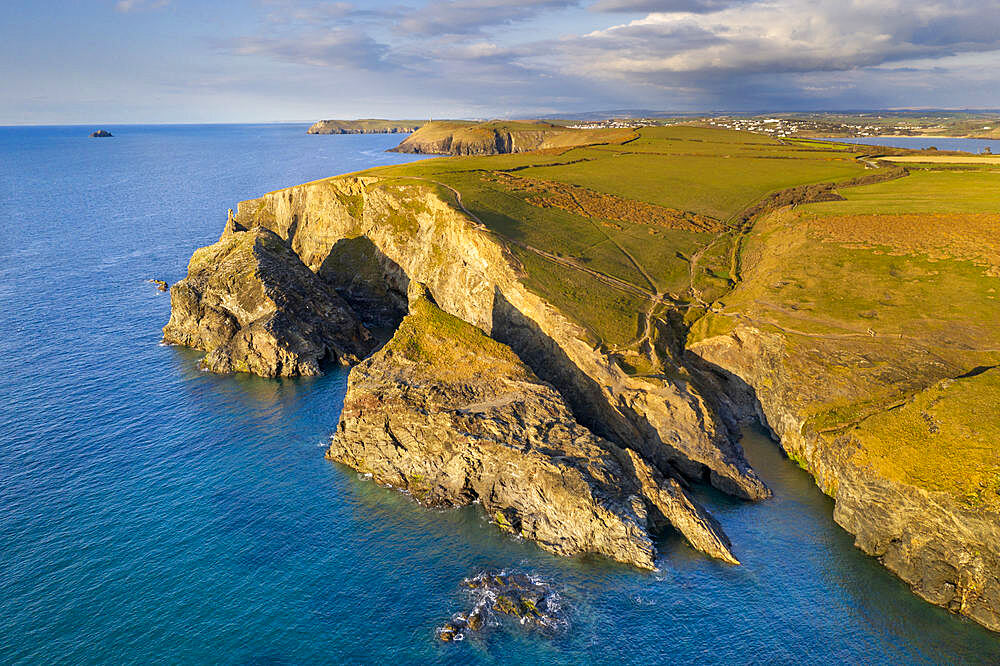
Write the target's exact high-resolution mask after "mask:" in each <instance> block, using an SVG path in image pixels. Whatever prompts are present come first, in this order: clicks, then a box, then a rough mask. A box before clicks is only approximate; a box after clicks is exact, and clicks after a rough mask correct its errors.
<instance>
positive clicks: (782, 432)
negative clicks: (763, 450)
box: [689, 323, 1000, 631]
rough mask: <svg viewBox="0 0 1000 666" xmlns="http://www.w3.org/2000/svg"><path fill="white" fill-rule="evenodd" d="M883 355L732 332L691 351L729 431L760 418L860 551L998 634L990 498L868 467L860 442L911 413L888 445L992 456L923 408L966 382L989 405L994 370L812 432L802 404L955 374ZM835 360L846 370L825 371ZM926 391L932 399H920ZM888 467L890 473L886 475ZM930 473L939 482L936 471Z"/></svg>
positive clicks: (999, 553) (982, 412) (901, 347)
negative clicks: (903, 442)
mask: <svg viewBox="0 0 1000 666" xmlns="http://www.w3.org/2000/svg"><path fill="white" fill-rule="evenodd" d="M891 349H892V350H893V353H894V355H895V356H894V358H893V359H892V361H891V362H887V361H885V360H883V359H881V358H879V355H878V354H876V353H874V352H873V351H872V350H871V349H870V348H860V349H852V347H851V345H850V344H849V343H848V342H847V341H844V340H835V341H831V342H824V341H818V340H811V341H810V344H809V345H808V346H807V347H806V348H805V349H803V348H802V347H801V346H800V347H797V346H795V345H793V344H791V343H790V341H789V340H788V339H787V337H786V336H785V335H783V334H782V333H778V332H775V331H765V330H762V329H760V328H758V327H756V326H752V325H749V324H745V323H739V324H737V325H736V326H735V327H734V329H733V331H732V332H730V333H727V334H725V335H718V336H713V337H710V338H708V339H705V340H702V341H699V342H697V343H695V344H694V345H692V346H691V348H690V351H689V354H690V360H691V365H692V367H700V369H701V370H700V372H701V374H702V375H703V376H704V378H705V381H706V382H707V383H708V384H709V385H711V386H712V387H713V391H712V395H713V396H714V398H715V399H716V400H717V401H718V407H719V410H720V412H721V413H722V414H723V415H724V416H726V417H727V418H728V419H731V420H732V421H733V422H734V423H736V422H740V421H743V422H748V421H757V420H759V421H760V422H761V423H763V424H765V425H766V426H767V427H768V428H769V429H770V430H771V432H772V433H773V434H774V437H775V439H777V440H779V441H780V443H781V447H782V448H783V449H784V450H785V451H786V452H787V453H788V455H789V456H790V457H791V458H793V459H795V460H796V461H797V462H799V464H800V465H802V466H803V467H804V468H806V469H807V470H808V471H809V472H810V473H811V474H812V475H813V476H814V477H815V478H816V482H817V484H818V485H819V487H820V488H821V489H823V491H824V492H825V493H827V494H828V495H830V496H831V497H833V498H834V500H835V505H834V511H833V518H834V520H835V521H836V522H837V523H838V524H839V525H841V526H842V527H843V528H844V529H846V530H847V531H848V532H850V533H852V534H854V535H855V545H856V546H857V547H858V548H860V549H861V550H863V551H864V552H866V553H868V554H869V555H872V556H874V557H877V558H879V560H880V561H881V562H882V563H883V564H884V565H885V566H886V567H888V568H889V569H890V570H891V571H893V572H894V573H895V574H896V575H898V576H899V577H900V578H902V579H903V580H904V581H906V582H907V583H909V584H910V586H911V587H912V588H913V590H914V592H916V593H917V594H918V595H920V596H921V597H923V598H924V599H926V600H927V601H930V602H931V603H934V604H937V605H940V606H944V607H946V608H948V609H950V610H952V611H954V612H957V613H961V614H963V615H967V616H968V617H970V618H972V619H974V620H975V621H977V622H979V623H980V624H983V625H984V626H986V627H988V628H990V629H993V630H994V631H1000V579H998V578H997V575H996V573H997V572H998V571H1000V512H998V510H997V508H996V507H997V500H996V498H995V497H994V498H993V499H990V498H978V497H969V498H964V500H963V499H962V498H956V497H955V496H954V495H953V494H951V493H947V492H936V491H933V490H928V489H927V488H926V487H920V485H918V484H917V483H914V482H913V480H908V479H906V478H905V475H903V474H902V473H900V472H899V471H898V468H903V467H905V466H906V463H905V461H901V460H893V461H892V465H891V467H890V466H887V465H881V466H880V465H877V464H874V463H875V462H876V461H874V460H873V458H872V456H871V455H870V454H867V453H866V447H865V446H863V445H862V442H861V441H860V438H866V439H868V440H870V438H871V437H872V436H873V435H872V434H871V432H870V431H871V430H872V427H870V426H869V425H868V424H869V423H871V422H872V421H876V422H877V421H879V420H889V417H888V416H887V415H889V414H891V415H893V417H894V418H898V417H896V415H899V414H905V413H906V412H907V411H908V410H915V418H914V420H915V421H917V422H922V423H925V430H924V432H923V433H921V432H920V431H919V430H917V429H902V428H900V427H899V426H898V425H895V424H893V423H891V422H890V428H892V430H891V431H890V433H889V435H890V437H892V438H896V439H909V438H914V437H917V438H919V437H922V438H923V441H924V443H925V446H926V447H928V448H929V449H935V448H943V447H945V446H946V444H945V442H946V441H947V438H948V437H957V438H960V439H961V440H962V442H963V446H965V447H972V448H978V447H984V448H985V449H986V450H989V448H990V447H995V446H996V442H995V441H989V440H984V439H983V436H984V433H985V431H986V429H985V428H983V427H979V426H977V425H976V424H974V423H969V422H967V421H965V420H962V419H961V418H960V417H955V418H951V419H949V418H948V417H947V414H948V411H949V410H953V408H949V407H948V406H947V402H945V405H943V407H945V409H944V410H943V411H944V413H945V414H946V416H944V417H940V416H937V417H935V416H934V415H932V414H931V412H932V411H933V408H932V407H930V406H931V405H934V404H937V403H941V402H942V401H948V400H949V399H952V400H954V399H956V398H949V394H952V393H958V392H959V391H960V390H962V389H963V388H965V387H964V386H963V384H969V385H975V384H977V383H980V384H981V383H986V382H990V384H989V386H988V388H987V389H985V390H984V391H983V393H985V394H986V395H992V396H995V395H996V394H997V393H996V392H997V391H998V390H1000V376H998V374H1000V370H998V369H991V370H987V371H985V372H982V373H980V374H977V375H976V376H971V377H961V378H958V379H942V380H940V381H939V382H936V383H934V382H932V388H930V389H925V390H924V391H917V393H916V396H915V397H913V398H910V399H909V400H907V401H905V402H903V403H902V404H897V405H895V406H894V407H893V408H892V409H891V410H889V411H881V410H878V411H874V412H873V414H872V415H871V416H870V417H865V415H863V414H862V415H860V417H859V418H858V421H857V424H856V425H853V426H852V427H848V428H835V429H834V428H830V429H822V428H818V427H816V426H815V425H814V424H813V423H811V422H810V419H809V416H810V410H809V407H810V405H812V404H816V403H822V402H829V401H830V400H831V398H832V397H836V396H840V395H842V396H846V397H850V398H855V399H856V397H857V396H859V395H869V394H872V393H874V392H875V391H876V390H877V389H878V388H879V387H881V388H882V389H883V390H884V385H886V384H888V385H895V386H904V385H905V384H906V383H907V382H910V381H914V378H915V377H917V378H921V377H931V378H932V377H935V376H937V377H947V376H949V375H951V376H960V374H961V373H963V370H961V369H959V368H957V367H954V366H952V365H951V363H949V362H948V361H947V360H946V359H944V358H941V357H938V356H935V355H934V354H932V353H928V352H927V351H926V350H922V349H917V348H911V349H907V348H905V343H903V342H899V343H898V344H896V345H894V346H893V347H892V348H891ZM832 362H836V363H837V364H838V365H840V366H841V367H844V368H851V370H852V371H851V372H839V373H835V372H830V370H829V366H830V364H831V363H832ZM911 390H916V389H911ZM928 391H931V392H932V395H929V396H927V399H925V400H922V396H924V395H925V394H926V393H927V392H928ZM958 395H959V396H962V395H963V394H962V393H958ZM958 399H963V398H958ZM969 399H972V400H976V399H975V398H972V397H970V398H966V400H969ZM915 402H916V403H918V404H916V405H914V403H915ZM920 403H923V404H920ZM976 403H977V404H975V405H974V406H972V407H973V409H974V410H975V411H976V412H977V413H978V415H979V418H982V419H986V420H988V421H990V422H991V423H996V419H997V418H998V417H1000V412H998V411H997V407H996V400H995V398H994V399H993V400H992V401H990V400H976ZM953 411H954V410H953ZM939 418H940V419H941V420H938V419H939ZM868 448H870V442H869V445H868ZM924 455H926V456H929V455H933V454H932V453H930V452H927V453H925V454H924ZM890 469H896V470H897V471H896V472H895V473H890ZM936 473H937V474H943V473H945V471H944V468H941V469H939V470H937V472H936ZM923 485H925V486H926V485H927V484H923ZM987 492H989V491H987Z"/></svg>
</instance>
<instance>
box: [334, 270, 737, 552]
mask: <svg viewBox="0 0 1000 666" xmlns="http://www.w3.org/2000/svg"><path fill="white" fill-rule="evenodd" d="M422 290H423V287H422V286H421V285H419V284H417V283H414V282H411V301H410V314H409V315H408V316H407V317H406V318H405V319H404V320H403V323H402V324H401V325H400V327H399V329H398V330H397V332H396V334H395V336H394V337H393V338H392V340H391V341H390V342H389V343H388V344H387V345H386V346H385V347H383V348H382V349H381V350H380V351H379V352H378V353H376V354H375V355H374V356H372V357H371V358H369V359H368V360H366V361H364V362H363V363H361V364H359V365H358V366H356V367H355V368H354V369H353V370H352V371H351V375H350V379H349V383H348V392H347V396H346V398H345V401H344V408H343V412H342V413H341V418H340V424H339V426H338V429H337V432H336V434H335V435H334V438H333V441H332V443H331V445H330V448H329V451H328V452H327V456H328V457H329V458H331V459H333V460H337V461H339V462H342V463H345V464H347V465H350V466H351V467H353V468H355V469H357V470H359V471H361V472H364V473H367V474H371V475H372V476H373V477H374V479H375V481H377V482H379V483H382V484H385V485H390V486H393V487H396V488H400V489H404V490H406V491H408V492H409V493H411V495H412V496H413V497H414V498H415V499H416V500H417V501H419V502H420V503H422V504H425V505H450V506H457V505H464V504H469V503H472V502H474V501H477V500H478V501H481V502H482V505H483V508H484V509H485V510H486V512H487V515H488V516H489V517H490V518H491V519H492V520H493V522H494V523H495V524H496V525H497V526H498V527H500V528H501V529H503V530H505V531H508V532H510V533H512V534H515V535H518V536H521V537H523V538H527V539H532V540H534V541H537V542H538V544H539V545H540V546H542V547H543V548H545V549H546V550H549V551H551V552H554V553H557V554H561V555H575V554H581V553H598V554H601V555H604V556H606V557H609V558H611V559H614V560H617V561H619V562H624V563H628V564H632V565H635V566H638V567H642V568H646V569H651V568H653V561H654V558H655V555H656V551H655V548H654V546H653V542H652V540H651V538H650V536H649V533H648V529H649V527H650V512H649V510H648V509H649V508H650V507H651V508H653V509H654V513H655V516H654V518H656V517H659V513H661V512H662V513H664V514H666V515H665V517H666V519H668V520H670V521H671V522H674V521H677V523H681V524H684V520H689V521H690V522H692V523H697V522H698V518H699V517H701V516H704V514H703V513H701V512H699V510H698V509H697V508H696V507H694V505H693V503H691V501H690V499H687V502H686V503H684V502H682V501H680V500H678V499H676V498H677V492H679V487H677V489H674V487H673V486H670V485H666V484H664V485H657V484H658V481H662V479H657V478H654V477H653V476H652V475H651V473H649V472H647V473H646V474H647V478H644V479H643V480H642V481H641V482H640V479H639V478H638V477H637V476H636V472H635V470H634V467H635V465H636V464H637V463H636V461H639V462H641V459H639V458H638V456H637V455H634V454H633V455H632V456H631V457H630V456H629V455H628V454H626V453H625V452H624V451H623V450H622V449H621V448H619V447H618V446H617V445H615V444H613V443H611V442H609V441H607V440H605V439H602V438H600V437H597V436H596V435H594V434H593V433H591V432H590V431H589V430H587V429H586V428H585V427H583V426H582V425H580V424H579V423H577V422H576V420H575V419H574V418H573V415H572V414H571V413H570V410H569V408H568V407H567V406H566V403H565V402H564V400H563V398H562V396H560V395H559V393H558V392H557V391H556V390H555V389H554V388H553V387H552V386H551V385H550V384H547V383H545V382H543V381H542V380H540V379H539V378H538V377H537V376H536V375H535V374H534V373H533V372H532V371H531V369H529V368H528V366H526V365H525V364H524V363H523V362H522V361H521V359H519V358H518V357H517V355H516V354H514V352H513V351H512V350H511V349H510V348H509V347H507V346H506V345H503V344H501V343H499V342H497V341H496V340H493V339H492V338H490V337H489V336H487V335H486V334H484V333H483V332H482V331H480V330H479V329H478V328H476V327H474V326H472V325H470V324H468V323H466V322H464V321H462V320H460V319H458V318H456V317H453V316H452V315H450V314H447V313H445V312H444V311H442V310H440V309H439V308H438V307H437V306H436V305H435V304H434V303H433V302H432V301H431V300H430V299H429V298H428V297H427V296H426V295H425V294H423V293H421V292H422ZM643 464H644V463H643ZM681 495H682V493H681ZM664 497H667V498H671V499H670V500H668V501H672V504H670V508H668V509H666V510H663V509H661V508H660V507H661V506H664V505H665V504H667V503H668V501H665V500H664V499H663V498H664ZM685 509H687V510H688V511H689V512H691V513H692V516H690V517H689V518H685V519H684V520H681V519H680V518H679V517H681V516H682V515H683V514H684V511H685ZM688 533H691V534H695V530H691V529H688V530H687V531H685V534H688ZM723 540H724V537H722V538H721V539H719V540H718V541H719V542H720V543H725V542H724V541H723ZM706 542H707V541H705V540H696V541H693V542H692V543H693V544H694V545H695V546H696V547H702V545H703V543H706ZM707 552H709V553H710V554H712V555H715V556H721V557H722V558H723V559H725V560H726V561H732V562H734V561H735V558H733V557H732V555H731V554H728V551H726V553H722V552H721V551H720V549H718V548H712V549H708V550H707ZM727 554H728V555H727Z"/></svg>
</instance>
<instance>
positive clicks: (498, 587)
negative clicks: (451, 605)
mask: <svg viewBox="0 0 1000 666" xmlns="http://www.w3.org/2000/svg"><path fill="white" fill-rule="evenodd" d="M462 585H463V587H465V588H467V589H468V590H469V594H470V596H471V598H472V607H471V608H470V609H469V610H468V611H467V612H464V613H457V614H455V615H454V616H453V617H452V618H451V621H450V622H448V623H446V624H445V625H444V626H442V627H441V628H439V629H438V634H437V635H438V638H440V639H441V640H443V641H453V640H461V639H462V638H464V637H465V633H466V632H468V633H475V632H479V631H482V630H483V629H484V628H485V627H497V626H500V624H501V621H502V619H503V617H504V616H507V617H509V618H512V619H513V620H515V621H516V622H517V624H518V625H520V626H530V627H537V628H541V629H555V628H557V627H559V626H560V625H564V624H565V623H566V619H565V616H564V613H563V611H562V606H561V604H560V603H559V595H558V594H557V593H556V591H555V590H553V588H552V586H551V585H549V584H548V583H545V582H542V581H540V580H538V579H536V578H533V577H531V576H528V575H526V574H523V573H506V572H503V571H501V572H494V571H486V572H483V573H480V574H477V575H476V576H473V577H471V578H466V579H465V580H463V581H462Z"/></svg>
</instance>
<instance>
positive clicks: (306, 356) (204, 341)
mask: <svg viewBox="0 0 1000 666" xmlns="http://www.w3.org/2000/svg"><path fill="white" fill-rule="evenodd" d="M170 305H171V312H170V321H169V322H168V323H167V325H166V326H165V327H164V329H163V339H164V341H165V342H168V343H172V344H180V345H186V346H188V347H194V348H196V349H202V350H204V351H206V352H208V354H207V355H206V356H205V358H204V360H203V361H202V365H203V366H204V367H205V368H206V369H208V370H212V371H214V372H233V371H242V372H252V373H254V374H258V375H262V376H264V377H276V376H292V375H317V374H319V373H320V363H321V362H322V361H324V360H332V361H336V362H339V363H341V364H344V365H348V364H353V363H356V362H357V361H359V360H360V359H362V358H364V357H365V356H366V355H367V354H368V353H369V352H370V351H371V349H372V348H373V346H374V343H375V341H374V339H373V338H372V336H371V334H370V333H369V332H368V330H367V329H366V328H365V327H364V326H363V325H362V324H361V323H359V321H358V319H357V317H356V316H355V314H354V312H353V311H352V310H351V308H350V306H348V305H347V303H345V302H344V301H343V299H341V298H340V296H338V295H337V293H336V292H335V291H334V290H333V289H331V288H330V287H329V286H327V285H326V283H324V282H323V281H322V280H321V279H319V278H318V277H317V276H316V274H315V273H313V272H312V271H310V270H309V269H308V268H306V267H305V265H304V264H303V263H302V261H301V260H300V259H299V258H298V256H297V255H296V254H295V253H294V252H292V250H291V248H289V247H288V245H287V244H285V242H284V241H282V240H281V239H280V238H279V237H278V236H277V235H276V234H275V233H274V232H272V231H269V230H267V229H261V228H256V229H253V230H250V231H245V230H241V227H238V226H237V225H235V223H234V221H233V219H232V217H230V220H229V224H227V226H226V231H225V232H224V233H223V235H222V238H221V239H219V242H218V243H216V244H215V245H210V246H208V247H204V248H201V249H200V250H197V251H196V252H195V253H194V255H193V256H192V257H191V262H190V264H189V265H188V275H187V278H185V279H184V280H181V281H180V282H178V283H177V284H175V285H174V286H173V287H171V289H170Z"/></svg>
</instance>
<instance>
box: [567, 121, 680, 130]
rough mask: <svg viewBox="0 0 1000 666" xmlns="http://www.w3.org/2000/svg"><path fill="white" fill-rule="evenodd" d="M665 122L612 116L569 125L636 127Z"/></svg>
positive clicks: (580, 127)
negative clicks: (606, 118)
mask: <svg viewBox="0 0 1000 666" xmlns="http://www.w3.org/2000/svg"><path fill="white" fill-rule="evenodd" d="M662 124H663V122H662V121H660V122H657V121H655V120H650V119H648V118H638V119H635V118H610V119H608V120H593V121H587V122H580V123H577V124H576V125H567V126H566V127H569V128H570V129H589V130H592V129H635V128H636V127H653V126H654V125H662Z"/></svg>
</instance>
